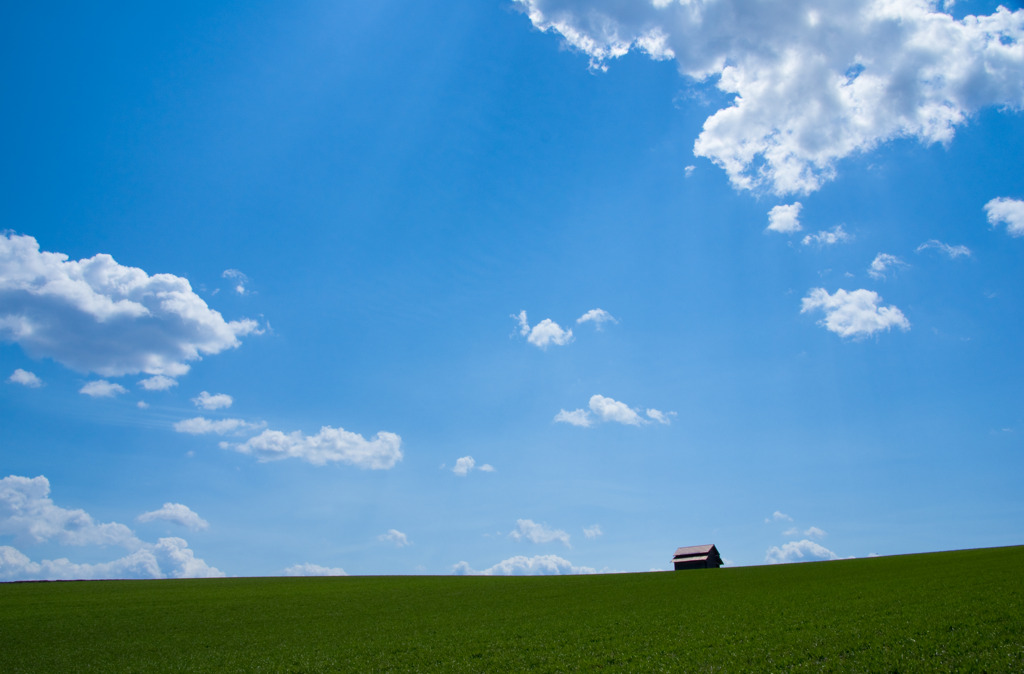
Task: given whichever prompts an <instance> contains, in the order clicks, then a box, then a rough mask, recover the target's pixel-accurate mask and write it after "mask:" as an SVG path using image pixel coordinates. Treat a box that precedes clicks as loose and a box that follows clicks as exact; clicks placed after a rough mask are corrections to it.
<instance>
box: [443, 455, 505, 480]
mask: <svg viewBox="0 0 1024 674" xmlns="http://www.w3.org/2000/svg"><path fill="white" fill-rule="evenodd" d="M473 469H476V470H481V471H483V472H485V473H494V472H496V470H495V468H494V466H492V465H491V464H489V463H483V464H480V465H479V466H478V465H476V459H474V458H473V457H472V456H463V457H461V458H458V459H456V460H455V467H454V468H452V472H453V473H455V474H456V475H458V476H459V477H466V475H468V474H469V473H470V471H472V470H473Z"/></svg>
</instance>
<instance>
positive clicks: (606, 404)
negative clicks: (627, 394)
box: [590, 395, 647, 426]
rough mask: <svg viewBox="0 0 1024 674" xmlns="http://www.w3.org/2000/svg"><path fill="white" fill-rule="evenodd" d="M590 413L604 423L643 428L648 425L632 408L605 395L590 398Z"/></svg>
mask: <svg viewBox="0 0 1024 674" xmlns="http://www.w3.org/2000/svg"><path fill="white" fill-rule="evenodd" d="M590 411H591V412H593V413H594V414H596V415H597V416H598V417H600V418H601V419H602V420H603V421H614V422H617V423H620V424H626V425H629V426H641V425H643V424H645V423H647V422H646V421H645V420H644V419H643V418H642V417H641V416H640V415H639V414H638V413H637V411H636V410H634V409H633V408H632V407H630V406H629V405H627V404H626V403H623V402H619V401H618V400H615V399H613V398H606V397H604V396H603V395H592V396H590Z"/></svg>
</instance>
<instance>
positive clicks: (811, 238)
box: [800, 225, 853, 247]
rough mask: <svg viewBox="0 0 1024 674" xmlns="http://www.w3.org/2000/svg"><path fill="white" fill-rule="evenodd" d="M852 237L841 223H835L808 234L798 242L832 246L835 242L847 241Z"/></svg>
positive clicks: (806, 244)
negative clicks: (826, 228) (829, 227)
mask: <svg viewBox="0 0 1024 674" xmlns="http://www.w3.org/2000/svg"><path fill="white" fill-rule="evenodd" d="M852 239H853V237H852V236H850V235H849V234H847V233H846V230H845V229H843V226H842V225H836V226H835V227H833V228H832V229H830V230H827V231H824V230H823V231H820V232H818V233H817V234H808V235H807V236H805V237H804V238H803V239H801V240H800V243H801V244H803V245H805V246H819V247H820V246H834V245H836V244H837V243H847V242H848V241H851V240H852Z"/></svg>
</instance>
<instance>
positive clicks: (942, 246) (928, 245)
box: [915, 239, 971, 260]
mask: <svg viewBox="0 0 1024 674" xmlns="http://www.w3.org/2000/svg"><path fill="white" fill-rule="evenodd" d="M924 250H938V251H940V252H942V253H945V254H946V255H947V256H949V259H951V260H955V259H956V258H958V257H960V256H961V255H962V256H965V257H970V256H971V249H970V248H968V247H967V246H963V245H959V246H951V245H949V244H948V243H942V242H941V241H939V240H937V239H929V240H928V241H925V242H924V243H922V244H921V245H920V246H918V247H917V249H916V251H915V252H918V253H920V252H921V251H924Z"/></svg>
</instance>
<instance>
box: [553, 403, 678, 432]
mask: <svg viewBox="0 0 1024 674" xmlns="http://www.w3.org/2000/svg"><path fill="white" fill-rule="evenodd" d="M646 414H647V418H646V419H645V418H644V417H642V416H641V415H640V412H638V411H637V410H635V409H633V408H632V407H630V406H629V405H627V404H626V403H624V402H620V401H618V400H615V399H614V398H607V397H605V396H603V395H593V396H590V411H587V410H583V409H576V410H573V411H571V412H570V411H568V410H564V409H563V410H560V411H559V412H558V414H556V415H555V418H554V421H555V423H563V424H570V425H572V426H580V427H582V428H587V427H590V426H593V425H594V422H595V421H613V422H616V423H620V424H625V425H627V426H643V425H644V424H649V423H651V422H652V421H656V422H658V423H659V424H670V423H672V419H671V417H673V416H675V414H676V413H675V412H662V411H661V410H657V409H648V410H647V411H646Z"/></svg>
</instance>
